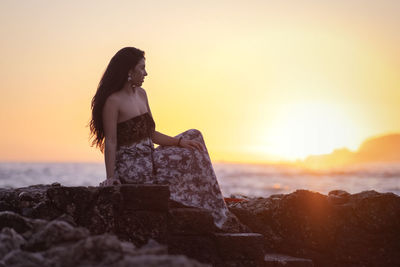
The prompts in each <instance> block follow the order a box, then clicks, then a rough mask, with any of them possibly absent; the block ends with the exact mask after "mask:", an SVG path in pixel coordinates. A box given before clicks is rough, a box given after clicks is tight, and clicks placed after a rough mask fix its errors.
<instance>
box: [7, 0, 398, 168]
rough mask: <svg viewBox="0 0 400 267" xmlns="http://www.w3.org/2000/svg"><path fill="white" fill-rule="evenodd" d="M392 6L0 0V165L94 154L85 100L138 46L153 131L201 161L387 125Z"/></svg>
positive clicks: (287, 155) (385, 2) (298, 155)
mask: <svg viewBox="0 0 400 267" xmlns="http://www.w3.org/2000/svg"><path fill="white" fill-rule="evenodd" d="M399 14H400V1H398V0H392V1H389V0H381V1H376V0H373V1H368V0H337V1H322V0H320V1H316V0H314V1H311V0H308V1H303V0H296V1H251V0H250V1H234V0H229V1H215V0H214V1H208V0H203V1H190V0H182V1H151V0H150V1H99V0H97V1H55V0H52V1H40V0H38V1H33V0H32V1H8V0H2V1H0V36H1V37H0V38H1V41H0V48H1V49H0V57H1V61H0V90H1V97H0V127H1V131H0V137H1V138H0V148H1V149H0V161H97V162H101V161H104V158H103V155H102V154H101V152H100V151H99V150H98V149H96V148H94V147H90V141H89V139H88V138H89V128H88V127H86V125H87V124H88V122H89V120H90V115H91V110H90V101H91V99H92V97H93V95H94V93H95V91H96V88H97V85H98V82H99V80H100V78H101V75H102V74H103V72H104V70H105V68H106V66H107V64H108V62H109V61H110V59H111V57H112V56H113V55H114V54H115V53H116V52H117V51H118V50H119V49H120V48H122V47H125V46H135V47H137V48H140V49H142V50H144V51H145V53H146V65H147V72H148V76H147V77H146V80H145V82H144V84H143V88H144V89H145V90H146V91H147V95H148V97H149V102H150V107H151V109H152V113H153V116H154V119H155V122H156V130H158V131H160V132H162V133H165V134H168V135H171V136H174V135H177V134H179V133H181V132H183V131H185V130H187V129H191V128H196V129H199V130H200V131H201V132H202V133H203V136H204V139H205V142H206V145H207V148H208V149H209V153H210V156H211V159H212V160H214V161H243V162H263V161H280V160H295V159H302V158H305V157H306V156H308V155H315V154H323V153H330V152H331V151H332V150H334V149H335V148H342V147H347V148H349V149H351V150H356V149H357V148H358V146H359V145H360V144H361V143H362V142H363V141H364V140H365V139H366V138H369V137H371V136H376V135H382V134H385V133H395V132H400V120H399V114H400V49H399V47H400V31H399V29H400V16H399Z"/></svg>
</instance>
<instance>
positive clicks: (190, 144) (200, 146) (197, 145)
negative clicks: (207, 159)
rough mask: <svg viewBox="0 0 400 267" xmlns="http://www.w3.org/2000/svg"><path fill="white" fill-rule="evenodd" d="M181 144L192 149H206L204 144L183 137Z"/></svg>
mask: <svg viewBox="0 0 400 267" xmlns="http://www.w3.org/2000/svg"><path fill="white" fill-rule="evenodd" d="M180 146H181V147H185V148H190V149H198V150H199V151H206V148H205V147H204V146H203V144H202V143H200V142H198V141H195V140H186V139H182V140H181V143H180Z"/></svg>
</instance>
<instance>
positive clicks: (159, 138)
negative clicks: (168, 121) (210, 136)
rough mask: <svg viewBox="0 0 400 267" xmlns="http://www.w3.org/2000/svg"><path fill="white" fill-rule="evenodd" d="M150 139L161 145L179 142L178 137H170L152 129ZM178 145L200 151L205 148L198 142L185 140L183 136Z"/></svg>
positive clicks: (173, 144)
mask: <svg viewBox="0 0 400 267" xmlns="http://www.w3.org/2000/svg"><path fill="white" fill-rule="evenodd" d="M151 139H152V140H153V142H154V143H156V144H158V145H161V146H177V145H178V142H179V138H176V137H171V136H168V135H165V134H162V133H160V132H157V131H154V133H153V135H152V136H151ZM179 146H180V147H186V148H195V149H198V150H202V151H205V150H206V149H205V148H204V147H203V145H202V144H201V143H200V142H198V141H195V140H186V139H183V138H182V139H181V141H180V142H179Z"/></svg>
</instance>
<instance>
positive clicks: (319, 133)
mask: <svg viewBox="0 0 400 267" xmlns="http://www.w3.org/2000/svg"><path fill="white" fill-rule="evenodd" d="M352 127H354V126H352V123H351V120H350V118H349V117H348V116H347V115H346V114H345V113H344V111H343V110H341V109H339V108H338V107H334V106H331V105H327V104H323V103H299V104H292V105H290V106H287V107H285V108H284V112H280V114H277V116H276V120H275V122H274V125H273V126H272V127H271V129H270V132H269V134H268V136H269V142H268V143H269V145H268V152H269V153H273V154H275V155H279V156H281V157H284V158H287V159H290V160H295V159H304V158H305V157H307V156H308V155H318V154H326V153H330V152H332V151H333V150H334V149H336V148H340V147H344V146H346V147H349V148H351V149H354V146H355V144H354V145H353V144H351V140H352V139H353V138H352V132H353V131H352V130H353V129H352Z"/></svg>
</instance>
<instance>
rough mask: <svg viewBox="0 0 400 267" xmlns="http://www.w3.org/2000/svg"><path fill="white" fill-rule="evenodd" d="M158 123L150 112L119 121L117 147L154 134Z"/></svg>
mask: <svg viewBox="0 0 400 267" xmlns="http://www.w3.org/2000/svg"><path fill="white" fill-rule="evenodd" d="M155 128H156V124H155V122H154V120H153V118H152V117H151V115H150V113H149V112H146V113H143V114H141V115H138V116H136V117H133V118H130V119H129V120H126V121H122V122H119V123H117V147H120V146H126V145H130V144H132V143H134V142H138V141H140V140H142V139H144V138H146V137H150V138H151V136H152V135H153V133H154V131H155Z"/></svg>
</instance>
